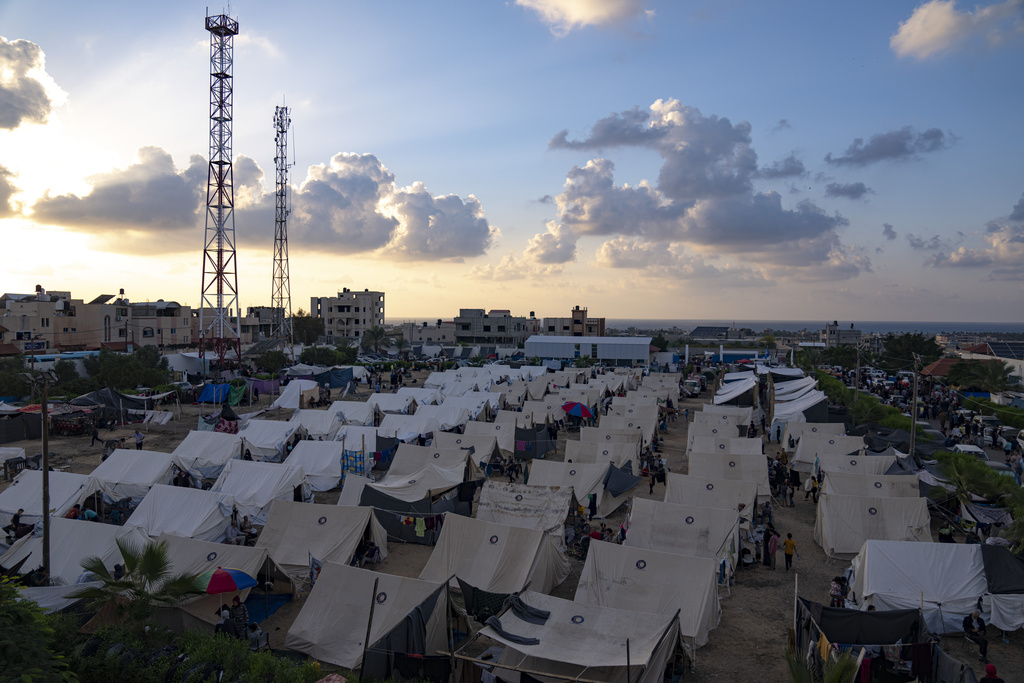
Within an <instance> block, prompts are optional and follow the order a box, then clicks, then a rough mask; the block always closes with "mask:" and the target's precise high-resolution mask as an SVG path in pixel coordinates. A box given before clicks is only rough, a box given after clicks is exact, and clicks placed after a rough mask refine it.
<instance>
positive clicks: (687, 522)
mask: <svg viewBox="0 0 1024 683" xmlns="http://www.w3.org/2000/svg"><path fill="white" fill-rule="evenodd" d="M628 525H629V529H628V531H627V533H626V541H625V545H627V546H631V547H633V548H647V549H649V550H657V551H659V552H663V553H672V554H674V555H693V556H694V557H710V558H713V559H714V560H716V561H717V562H724V563H726V564H727V567H726V568H727V571H728V572H729V573H731V572H732V571H734V570H735V569H736V558H737V555H738V554H739V543H740V539H739V528H740V516H739V513H738V512H737V511H735V510H721V509H716V508H703V507H697V506H694V505H675V504H673V503H659V502H657V501H654V500H650V499H647V498H634V499H633V508H632V509H631V510H630V512H629V520H628Z"/></svg>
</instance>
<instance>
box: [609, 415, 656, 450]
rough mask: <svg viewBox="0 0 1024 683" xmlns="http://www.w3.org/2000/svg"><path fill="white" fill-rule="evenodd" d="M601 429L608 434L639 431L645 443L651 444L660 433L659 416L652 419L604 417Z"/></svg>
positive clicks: (641, 417) (645, 416) (648, 416)
mask: <svg viewBox="0 0 1024 683" xmlns="http://www.w3.org/2000/svg"><path fill="white" fill-rule="evenodd" d="M600 429H602V430H603V431H605V432H606V433H607V432H609V431H612V430H614V431H626V430H630V429H636V430H638V431H639V432H640V433H641V434H642V435H643V438H644V443H648V444H649V443H651V441H653V439H654V437H655V435H657V433H658V415H657V412H655V415H654V416H653V417H651V416H650V415H649V414H648V415H639V416H637V417H618V416H615V415H602V416H601V424H600Z"/></svg>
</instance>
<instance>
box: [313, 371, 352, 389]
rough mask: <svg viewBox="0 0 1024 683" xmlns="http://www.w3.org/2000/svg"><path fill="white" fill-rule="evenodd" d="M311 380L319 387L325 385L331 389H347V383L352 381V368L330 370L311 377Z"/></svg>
mask: <svg viewBox="0 0 1024 683" xmlns="http://www.w3.org/2000/svg"><path fill="white" fill-rule="evenodd" d="M313 379H314V380H316V382H317V384H319V385H320V386H323V385H325V384H326V385H328V386H329V387H330V388H331V389H341V388H342V387H347V386H348V383H349V382H351V381H352V379H353V375H352V368H330V369H329V370H327V371H326V372H321V373H320V374H319V375H313Z"/></svg>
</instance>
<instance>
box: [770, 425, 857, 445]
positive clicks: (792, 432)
mask: <svg viewBox="0 0 1024 683" xmlns="http://www.w3.org/2000/svg"><path fill="white" fill-rule="evenodd" d="M807 432H810V433H811V434H833V435H836V436H839V435H842V434H845V433H846V425H845V424H844V423H842V422H787V423H786V428H785V430H783V432H782V444H783V448H786V449H787V450H789V449H788V444H789V440H790V439H793V441H794V442H795V441H796V440H797V439H799V438H800V437H801V436H803V435H804V434H805V433H807Z"/></svg>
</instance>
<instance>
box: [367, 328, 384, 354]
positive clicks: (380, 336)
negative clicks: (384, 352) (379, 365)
mask: <svg viewBox="0 0 1024 683" xmlns="http://www.w3.org/2000/svg"><path fill="white" fill-rule="evenodd" d="M387 343H388V333H387V332H386V331H385V330H384V328H383V327H381V326H380V325H374V326H373V327H371V328H370V329H368V330H367V331H366V332H364V333H363V341H362V347H363V348H364V349H366V350H367V351H373V352H374V353H380V347H382V346H385V345H386V344H387Z"/></svg>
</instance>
